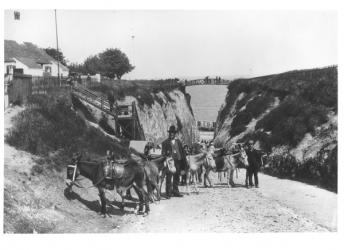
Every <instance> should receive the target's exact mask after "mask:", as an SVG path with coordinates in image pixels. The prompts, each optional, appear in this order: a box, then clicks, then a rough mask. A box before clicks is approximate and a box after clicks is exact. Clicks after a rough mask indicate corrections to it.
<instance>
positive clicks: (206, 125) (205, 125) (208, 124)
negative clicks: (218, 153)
mask: <svg viewBox="0 0 344 250" xmlns="http://www.w3.org/2000/svg"><path fill="white" fill-rule="evenodd" d="M197 127H198V129H199V130H206V131H214V130H215V127H216V122H213V121H197Z"/></svg>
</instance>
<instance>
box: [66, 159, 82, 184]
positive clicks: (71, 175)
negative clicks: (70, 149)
mask: <svg viewBox="0 0 344 250" xmlns="http://www.w3.org/2000/svg"><path fill="white" fill-rule="evenodd" d="M81 157H82V155H81V154H80V153H74V154H73V156H72V159H71V165H68V166H67V180H69V182H70V183H69V184H68V183H67V185H68V186H72V185H73V183H74V181H75V179H76V178H77V177H78V176H79V175H80V171H79V169H78V165H79V163H80V160H81Z"/></svg>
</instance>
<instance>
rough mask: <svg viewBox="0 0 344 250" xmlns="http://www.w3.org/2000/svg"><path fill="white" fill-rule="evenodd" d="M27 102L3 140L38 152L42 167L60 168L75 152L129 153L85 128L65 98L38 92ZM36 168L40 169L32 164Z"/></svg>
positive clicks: (104, 137) (123, 155)
mask: <svg viewBox="0 0 344 250" xmlns="http://www.w3.org/2000/svg"><path fill="white" fill-rule="evenodd" d="M30 101H31V102H30V104H29V106H28V108H27V109H26V110H24V111H23V112H21V113H19V114H18V115H17V116H16V117H15V119H14V124H13V128H12V129H11V130H10V131H9V133H8V134H7V136H6V138H5V139H6V142H7V143H8V144H10V145H12V146H14V147H17V148H19V149H22V150H25V151H28V152H30V153H33V154H36V155H40V156H41V157H42V160H41V162H40V161H38V162H37V164H38V165H42V166H43V168H54V169H56V170H59V169H61V168H62V166H63V165H64V164H66V163H67V162H68V160H69V159H70V157H71V155H72V154H73V153H75V152H85V153H86V154H88V155H98V156H99V155H104V154H105V152H106V150H108V149H110V150H112V151H115V152H116V154H117V156H118V157H119V158H120V157H125V156H128V151H127V149H126V148H124V146H123V145H120V144H118V143H116V142H114V141H113V140H112V139H111V138H109V137H106V136H105V135H104V134H103V133H102V132H100V131H99V130H97V129H95V128H92V127H91V128H87V127H86V125H85V123H84V121H83V120H82V119H81V118H79V117H78V116H77V115H76V114H75V112H73V111H72V110H71V106H70V105H71V103H70V101H69V100H68V98H65V97H54V96H43V95H40V96H33V97H32V98H31V99H30ZM52 152H55V153H54V154H52ZM36 170H38V172H39V171H40V170H39V169H38V167H34V170H33V171H35V172H37V171H36Z"/></svg>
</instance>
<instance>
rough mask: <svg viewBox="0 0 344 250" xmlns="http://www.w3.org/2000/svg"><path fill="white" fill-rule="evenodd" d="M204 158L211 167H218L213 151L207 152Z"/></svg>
mask: <svg viewBox="0 0 344 250" xmlns="http://www.w3.org/2000/svg"><path fill="white" fill-rule="evenodd" d="M204 160H205V163H206V164H207V165H208V166H209V167H211V168H216V163H215V159H214V157H213V155H212V154H211V153H207V154H206V157H205V159H204Z"/></svg>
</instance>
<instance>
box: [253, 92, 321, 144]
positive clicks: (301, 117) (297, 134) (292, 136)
mask: <svg viewBox="0 0 344 250" xmlns="http://www.w3.org/2000/svg"><path fill="white" fill-rule="evenodd" d="M327 112H328V111H327V109H326V108H324V107H322V106H315V105H312V104H311V103H309V102H307V101H305V100H303V99H301V98H300V97H290V98H287V99H286V100H284V101H283V102H282V103H281V104H280V105H279V106H278V107H277V108H275V109H274V110H272V111H271V112H270V113H269V114H267V115H266V116H265V117H264V118H263V119H261V120H260V121H258V122H257V124H256V129H264V130H265V131H271V132H272V137H271V139H272V145H274V146H275V145H282V144H287V145H290V146H296V145H297V144H298V143H299V142H300V141H301V140H302V138H303V137H304V135H305V134H306V133H308V132H310V133H314V130H315V127H316V126H318V125H320V124H322V123H324V122H326V121H327V119H328V118H327V115H326V114H327Z"/></svg>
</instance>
